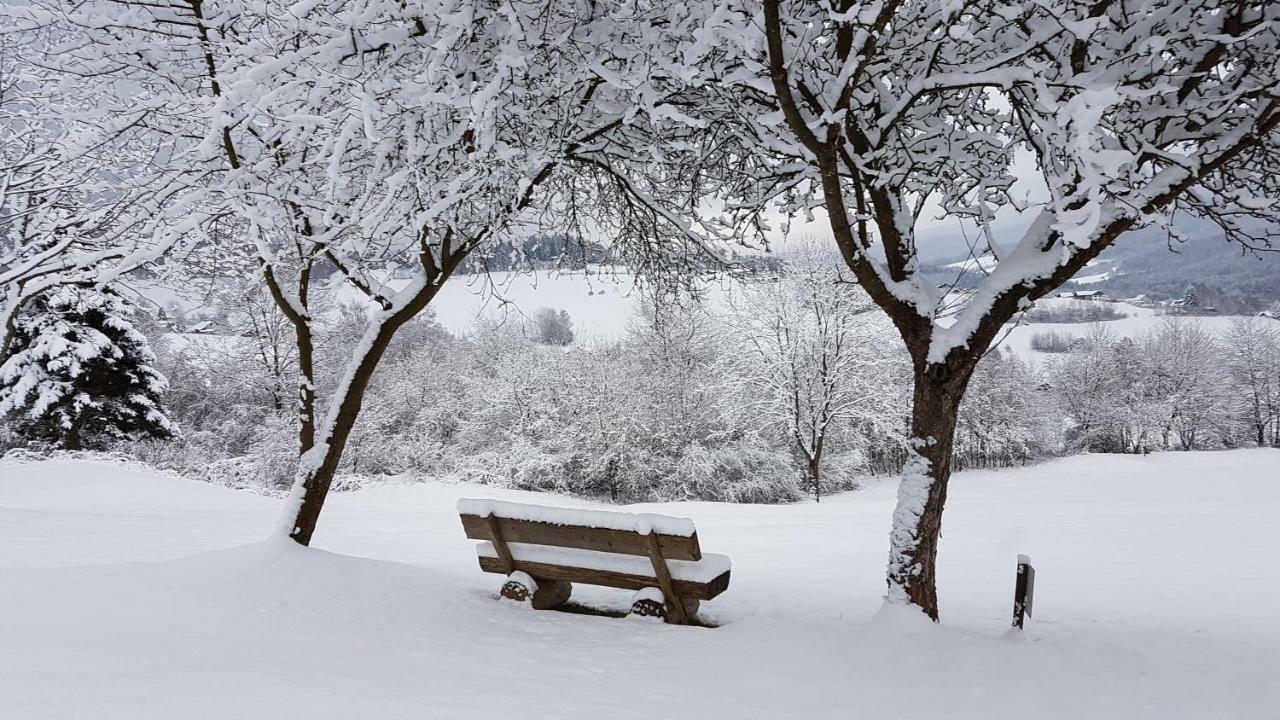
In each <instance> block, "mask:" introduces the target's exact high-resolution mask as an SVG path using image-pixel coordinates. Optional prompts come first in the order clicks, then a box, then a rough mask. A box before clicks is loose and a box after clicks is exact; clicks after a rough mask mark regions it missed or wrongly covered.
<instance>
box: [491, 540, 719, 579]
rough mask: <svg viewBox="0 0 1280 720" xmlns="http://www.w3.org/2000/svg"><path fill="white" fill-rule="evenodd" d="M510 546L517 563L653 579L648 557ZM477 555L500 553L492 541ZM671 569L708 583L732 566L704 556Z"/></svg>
mask: <svg viewBox="0 0 1280 720" xmlns="http://www.w3.org/2000/svg"><path fill="white" fill-rule="evenodd" d="M507 547H508V548H509V549H510V550H511V557H512V559H513V560H515V561H516V562H530V563H539V564H542V565H562V566H566V567H578V568H584V569H587V570H599V571H601V572H607V573H617V574H619V575H631V576H638V577H653V565H652V563H650V561H649V558H647V557H638V556H635V555H616V554H614V553H604V552H596V551H594V550H579V549H577V548H559V547H550V546H548V545H527V544H525V543H508V544H507ZM476 554H477V555H478V556H480V557H481V558H490V559H495V560H496V559H497V558H498V551H497V549H495V548H494V547H493V543H491V542H482V543H479V544H477V545H476ZM667 567H668V568H670V570H671V579H672V580H678V581H682V582H688V583H700V584H706V583H710V582H713V581H715V580H716V579H717V578H719V577H720V576H721V575H723V574H725V573H727V572H729V570H730V569H731V563H730V562H729V557H728V556H727V555H718V554H716V553H703V554H702V559H701V560H667Z"/></svg>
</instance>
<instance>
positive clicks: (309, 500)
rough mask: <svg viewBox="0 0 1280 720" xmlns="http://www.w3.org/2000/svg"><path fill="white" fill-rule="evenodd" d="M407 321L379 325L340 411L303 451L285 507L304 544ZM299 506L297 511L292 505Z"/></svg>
mask: <svg viewBox="0 0 1280 720" xmlns="http://www.w3.org/2000/svg"><path fill="white" fill-rule="evenodd" d="M401 324H403V321H402V322H400V323H393V322H392V321H384V322H383V323H382V324H381V326H380V327H379V328H378V332H377V333H376V335H375V336H374V338H373V340H372V342H370V343H369V347H368V350H367V351H366V352H365V353H364V355H363V356H361V357H360V358H359V359H358V360H357V359H354V358H353V362H354V363H355V364H354V367H352V368H351V369H350V370H349V375H348V378H347V382H346V383H345V386H344V385H342V384H340V385H339V388H340V389H341V388H343V387H345V391H342V390H340V393H341V394H338V395H335V397H334V398H333V402H334V403H336V408H337V409H336V412H334V411H330V414H329V417H328V419H327V420H326V422H325V425H326V426H327V427H325V428H324V432H322V433H321V434H320V435H319V437H317V438H316V443H315V445H313V446H312V447H311V448H310V449H309V450H308V451H306V452H304V453H303V454H302V457H301V458H300V460H299V466H298V478H297V479H296V480H295V481H294V488H293V491H292V492H291V493H290V499H291V500H292V501H293V502H292V503H290V507H289V508H286V509H285V513H286V517H288V515H289V514H290V513H291V512H292V516H293V517H292V522H291V523H290V524H289V526H288V527H287V528H286V529H287V534H288V535H289V537H290V538H292V539H293V540H294V541H295V542H297V543H298V544H300V545H310V544H311V536H312V534H313V533H315V530H316V522H317V521H318V520H319V519H320V510H321V509H322V508H323V507H324V501H325V499H326V498H327V497H328V496H329V487H330V486H331V485H332V484H333V478H334V475H335V474H336V473H337V471H338V463H339V461H341V460H342V453H343V451H344V450H345V449H346V446H347V439H348V438H349V437H350V436H351V430H352V428H354V427H355V424H356V420H357V419H358V418H359V417H360V408H361V406H362V405H363V403H364V393H365V390H366V389H367V388H368V387H369V381H370V380H371V379H372V378H373V372H374V370H376V369H377V367H378V362H379V361H380V360H381V359H382V354H383V353H384V352H386V349H387V345H389V344H390V342H391V338H392V336H393V335H394V334H395V331H396V330H397V329H398V328H399V326H400V325H401ZM295 507H296V512H295V511H292V508H295Z"/></svg>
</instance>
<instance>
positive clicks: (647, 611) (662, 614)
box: [631, 588, 700, 625]
mask: <svg viewBox="0 0 1280 720" xmlns="http://www.w3.org/2000/svg"><path fill="white" fill-rule="evenodd" d="M677 602H679V603H680V607H681V609H683V610H684V613H683V614H681V613H678V612H672V610H673V608H672V607H670V604H669V603H667V602H664V600H663V597H662V592H661V591H660V590H658V589H657V588H650V590H648V591H646V590H641V591H640V592H638V593H636V597H635V599H634V600H632V601H631V614H632V615H639V616H640V617H659V618H662V619H663V620H664V621H665V622H668V623H672V624H677V625H680V624H687V623H688V622H689V621H690V620H692V619H693V616H694V615H697V614H698V606H699V605H700V603H699V601H698V600H697V599H696V598H679V599H678V601H677Z"/></svg>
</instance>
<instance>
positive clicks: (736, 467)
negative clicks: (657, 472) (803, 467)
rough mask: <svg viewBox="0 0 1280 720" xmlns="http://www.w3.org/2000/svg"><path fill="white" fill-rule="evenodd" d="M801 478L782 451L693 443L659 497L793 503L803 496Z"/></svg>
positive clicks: (664, 498) (666, 498) (665, 498)
mask: <svg viewBox="0 0 1280 720" xmlns="http://www.w3.org/2000/svg"><path fill="white" fill-rule="evenodd" d="M800 479H801V475H800V471H799V469H798V468H797V467H796V466H795V464H794V463H793V462H792V460H791V458H790V457H789V456H788V455H787V454H786V453H785V452H780V451H777V450H767V449H760V448H754V447H744V446H730V447H721V448H706V447H703V446H701V445H693V446H690V447H689V448H688V449H687V450H686V451H685V453H684V456H683V457H681V458H680V462H678V463H677V464H676V466H675V468H674V472H673V473H672V475H671V477H670V479H669V480H670V481H669V482H668V483H667V484H666V486H665V487H664V488H663V490H662V493H661V497H660V498H658V499H662V500H714V501H720V502H735V503H779V502H794V501H796V500H800V499H801V498H803V497H804V493H803V491H802V490H801V489H800Z"/></svg>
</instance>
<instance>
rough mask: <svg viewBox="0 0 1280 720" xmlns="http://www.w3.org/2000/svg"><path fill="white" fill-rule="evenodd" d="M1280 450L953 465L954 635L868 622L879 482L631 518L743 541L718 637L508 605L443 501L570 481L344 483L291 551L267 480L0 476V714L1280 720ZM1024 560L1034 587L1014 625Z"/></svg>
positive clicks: (714, 608)
mask: <svg viewBox="0 0 1280 720" xmlns="http://www.w3.org/2000/svg"><path fill="white" fill-rule="evenodd" d="M1277 469H1280V452H1276V451H1268V450H1245V451H1234V452H1224V453H1166V454H1163V455H1153V456H1150V457H1127V456H1082V457H1075V458H1070V459H1066V460H1062V461H1058V462H1054V463H1050V464H1047V465H1043V466H1039V467H1036V468H1026V469H1019V470H1012V471H1004V472H980V473H965V474H962V475H960V476H958V477H957V478H956V480H955V483H954V486H953V490H952V493H951V500H950V508H949V510H948V517H947V529H946V532H945V534H944V537H943V541H942V548H941V551H940V562H941V565H940V572H941V577H940V592H941V597H942V609H943V616H944V621H945V624H944V625H943V626H941V627H933V626H930V625H928V624H927V623H920V622H916V621H915V619H914V618H904V617H899V616H896V615H893V614H890V615H880V616H877V615H876V613H877V610H878V608H879V598H880V595H881V594H882V593H883V581H882V580H881V579H880V578H881V573H882V569H883V568H882V566H883V562H884V558H885V555H886V537H885V536H886V531H887V525H888V519H889V512H890V509H891V507H892V502H893V495H894V488H893V487H892V485H890V484H883V485H878V486H873V487H871V488H870V489H868V490H864V491H861V492H858V493H853V494H848V495H842V496H837V497H834V498H831V499H830V501H824V502H823V503H822V504H821V505H814V504H799V505H791V506H772V507H767V506H741V505H719V504H711V503H686V504H679V505H674V506H671V505H668V506H661V505H648V506H643V507H639V508H635V509H638V510H644V511H653V512H666V513H670V514H674V515H679V516H683V517H689V518H692V519H693V520H694V521H695V523H696V524H697V527H698V531H699V536H700V539H701V543H702V546H703V547H704V548H705V549H706V550H708V551H713V552H720V553H726V554H728V555H730V556H731V557H732V559H733V565H734V568H733V580H732V583H731V585H730V588H729V591H728V592H727V593H726V594H724V595H722V596H721V597H720V598H717V599H716V600H714V601H712V602H711V603H707V604H704V614H705V615H707V616H708V617H709V618H711V619H713V620H715V621H717V622H719V623H721V624H722V626H721V627H719V628H717V629H702V628H678V627H669V626H664V625H661V624H652V623H648V622H644V621H639V620H613V619H607V618H596V617H585V616H576V615H568V614H563V613H552V612H542V613H537V612H532V611H526V610H524V609H521V608H515V607H511V606H509V605H504V604H501V603H499V602H497V601H496V600H494V594H495V591H496V589H497V586H498V583H499V579H498V578H497V576H494V575H486V574H484V573H481V572H480V571H479V569H478V568H477V567H476V561H475V554H474V548H473V543H472V541H469V540H466V539H465V538H464V537H463V534H462V529H461V527H460V524H459V521H458V518H457V513H456V510H455V508H454V504H455V502H456V501H457V499H458V498H460V497H467V496H470V497H495V498H498V499H505V500H516V501H526V502H527V501H534V502H538V503H540V504H552V505H567V506H576V507H584V506H589V503H584V502H581V501H578V500H573V499H570V498H560V497H556V496H548V495H534V494H530V493H522V492H516V491H505V490H497V489H493V488H487V487H476V486H468V485H456V486H455V485H437V484H426V485H389V486H380V487H375V488H370V489H366V490H362V491H359V492H355V493H348V494H338V495H335V496H333V497H332V499H331V501H330V506H329V507H328V508H327V509H326V513H325V516H324V517H323V518H322V521H321V526H320V530H319V533H318V534H317V544H318V545H319V546H320V547H322V548H323V550H304V549H301V548H297V547H293V546H291V545H288V544H287V543H286V544H276V543H255V540H257V539H259V538H260V537H262V535H263V534H264V533H265V532H266V531H267V529H268V528H270V527H271V526H272V524H273V521H274V515H275V513H276V511H277V509H278V501H276V500H273V499H270V498H263V497H258V496H254V495H250V494H246V493H242V492H236V491H231V490H225V489H220V488H215V487H210V486H206V485H201V484H197V483H191V482H186V481H182V480H177V479H173V478H169V477H163V476H159V475H154V474H150V473H146V472H140V471H136V470H129V469H124V468H120V467H117V466H111V465H105V464H100V463H90V462H83V461H78V462H71V461H66V462H55V463H44V464H39V465H24V466H0V639H3V646H2V647H3V648H4V651H3V652H0V717H3V718H17V719H23V720H26V719H28V718H45V717H48V718H94V719H95V720H114V719H116V718H121V719H125V718H127V719H128V720H146V719H148V718H157V719H159V718H164V719H166V720H167V719H170V718H182V719H184V720H199V719H203V718H210V719H215V718H216V719H217V720H226V719H227V718H237V719H256V718H272V719H274V718H294V717H306V718H379V719H384V718H424V717H428V718H491V717H520V718H610V719H611V720H612V719H613V718H645V719H650V718H734V719H735V720H737V719H740V718H799V717H806V718H851V717H853V718H861V717H867V718H872V717H875V718H1014V717H1017V718H1028V717H1034V718H1072V719H1075V718H1083V717H1089V718H1119V717H1124V718H1161V719H1167V718H1197V719H1200V718H1266V717H1275V716H1276V714H1275V708H1276V707H1277V706H1278V704H1280V686H1277V684H1276V683H1275V682H1274V680H1275V677H1276V676H1277V673H1280V659H1278V658H1277V654H1276V653H1275V651H1274V648H1275V647H1276V645H1277V644H1280V624H1278V623H1276V622H1275V621H1274V618H1273V617H1272V616H1270V614H1269V613H1268V611H1267V607H1268V605H1267V603H1268V598H1272V597H1275V596H1276V594H1277V593H1278V592H1280V577H1278V575H1280V572H1278V571H1277V570H1276V568H1275V564H1274V563H1272V562H1270V559H1273V558H1274V557H1275V556H1276V554H1277V553H1278V552H1280V532H1277V531H1276V529H1275V526H1274V524H1273V518H1274V516H1275V514H1276V512H1277V511H1278V510H1280V482H1277V478H1278V477H1280V473H1277V472H1276V471H1277ZM246 543H249V544H246ZM1019 552H1023V553H1027V554H1029V555H1031V557H1032V558H1033V560H1034V561H1035V563H1036V566H1037V569H1038V572H1039V576H1038V594H1037V599H1036V605H1035V615H1034V617H1033V618H1032V619H1031V620H1030V621H1029V623H1028V628H1029V629H1028V631H1027V632H1026V633H1025V635H1024V636H1022V637H1017V638H1011V637H1006V636H1004V633H1005V628H1006V627H1007V624H1008V613H1009V606H1010V593H1011V588H1012V581H1013V569H1014V568H1013V566H1014V558H1015V555H1016V554H1017V553H1019ZM335 553H341V554H335ZM580 595H581V596H583V597H586V598H588V599H592V600H595V601H597V602H603V603H608V604H613V605H619V604H625V602H626V599H627V597H628V596H627V594H626V593H621V592H615V591H608V590H597V591H595V592H582V593H580ZM578 596H579V592H578V590H576V589H575V597H578Z"/></svg>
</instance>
